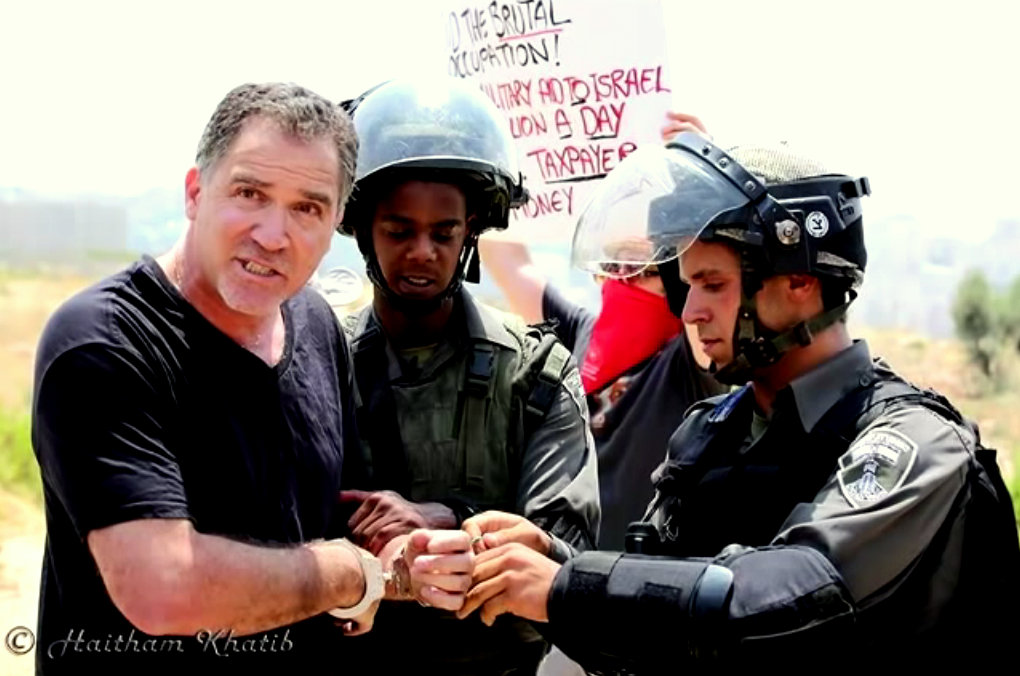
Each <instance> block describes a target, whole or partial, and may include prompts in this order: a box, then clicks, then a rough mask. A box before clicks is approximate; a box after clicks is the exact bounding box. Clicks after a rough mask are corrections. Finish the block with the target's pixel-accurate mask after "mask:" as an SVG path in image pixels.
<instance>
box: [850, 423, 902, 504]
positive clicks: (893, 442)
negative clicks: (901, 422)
mask: <svg viewBox="0 0 1020 676" xmlns="http://www.w3.org/2000/svg"><path fill="white" fill-rule="evenodd" d="M916 457H917V444H915V443H914V442H913V441H911V440H910V439H908V438H907V437H905V436H904V435H903V434H902V433H901V432H899V431H898V430H894V429H892V428H890V427H878V428H875V429H872V430H869V431H868V432H866V433H865V434H864V436H863V437H861V438H860V439H858V440H857V441H855V442H854V443H853V444H852V445H851V446H850V448H849V449H847V452H846V453H844V454H843V455H842V456H840V458H839V473H838V477H839V488H840V490H841V491H842V492H843V497H845V498H846V499H847V502H849V503H850V504H851V505H853V506H854V507H863V506H865V505H867V504H870V503H872V502H875V501H876V500H880V499H881V498H883V497H885V496H886V495H888V494H889V493H891V492H893V491H894V490H896V489H897V488H899V487H900V486H901V485H902V484H903V482H904V481H905V480H906V478H907V474H909V473H910V468H911V467H913V466H914V459H915V458H916Z"/></svg>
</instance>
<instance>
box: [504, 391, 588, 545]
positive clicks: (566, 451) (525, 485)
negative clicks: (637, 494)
mask: <svg viewBox="0 0 1020 676" xmlns="http://www.w3.org/2000/svg"><path fill="white" fill-rule="evenodd" d="M578 400H579V401H574V400H573V399H572V397H571V395H569V394H568V393H567V391H566V389H565V388H563V387H561V388H560V392H559V394H558V396H557V399H556V401H554V403H553V405H552V407H551V408H550V410H549V413H548V415H547V416H546V418H545V421H544V422H543V424H542V426H541V427H540V428H538V429H537V430H536V431H535V433H534V434H533V435H532V438H531V439H529V441H528V447H527V450H526V452H525V458H524V462H523V464H522V472H521V481H520V487H519V494H518V511H519V513H520V514H523V515H524V516H525V517H527V518H528V519H529V520H530V521H532V522H533V523H534V524H536V525H537V526H539V527H540V528H542V529H543V530H546V531H548V532H549V533H550V534H552V535H554V536H556V537H558V538H560V539H561V540H563V541H564V542H565V543H566V544H569V545H570V546H571V547H573V548H574V549H577V550H587V549H594V548H595V544H596V537H597V534H598V528H599V520H600V518H601V509H600V506H599V491H598V467H597V465H596V456H595V444H594V441H593V440H592V438H591V433H590V432H589V431H588V425H587V418H586V410H587V409H586V408H582V407H584V406H585V404H584V402H583V400H580V395H578Z"/></svg>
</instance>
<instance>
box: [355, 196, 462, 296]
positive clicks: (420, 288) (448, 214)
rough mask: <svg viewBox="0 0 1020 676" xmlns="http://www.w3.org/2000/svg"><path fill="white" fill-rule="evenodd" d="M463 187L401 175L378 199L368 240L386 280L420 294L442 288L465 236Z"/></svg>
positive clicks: (392, 286) (409, 293)
mask: <svg viewBox="0 0 1020 676" xmlns="http://www.w3.org/2000/svg"><path fill="white" fill-rule="evenodd" d="M467 228H468V223H467V211H466V203H465V200H464V193H463V192H461V190H460V189H459V188H457V187H456V186H453V185H449V184H446V183H432V182H427V181H406V182H404V183H401V184H399V185H397V186H396V187H394V188H393V190H391V191H390V192H389V193H388V194H387V195H384V196H383V198H382V199H381V200H379V202H378V204H377V205H376V209H375V216H374V218H373V219H372V243H373V246H374V247H375V255H376V258H377V259H378V261H379V268H380V269H381V270H382V274H383V278H384V279H385V280H386V284H387V285H388V286H389V287H390V289H392V290H393V291H395V292H396V293H398V294H399V295H401V296H404V297H407V298H416V299H421V300H426V299H429V298H432V297H434V296H436V295H437V294H438V293H440V292H441V291H443V290H444V289H446V287H447V286H449V285H450V282H451V281H452V280H453V275H454V274H455V273H456V271H457V263H458V261H459V259H460V252H461V249H462V248H463V246H464V239H465V237H466V236H467V231H468V230H467Z"/></svg>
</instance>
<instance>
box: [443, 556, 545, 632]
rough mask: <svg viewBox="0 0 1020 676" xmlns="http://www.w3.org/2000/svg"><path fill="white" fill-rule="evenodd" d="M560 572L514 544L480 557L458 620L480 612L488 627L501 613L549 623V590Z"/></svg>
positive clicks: (541, 558)
mask: <svg viewBox="0 0 1020 676" xmlns="http://www.w3.org/2000/svg"><path fill="white" fill-rule="evenodd" d="M559 569H560V564H558V563H556V562H555V561H553V560H551V559H549V558H548V557H546V556H544V555H543V554H540V553H538V552H536V551H535V550H533V549H530V548H528V547H526V546H524V545H522V544H520V543H517V542H512V543H510V544H506V545H502V546H500V547H497V548H495V549H490V550H489V551H487V552H484V553H482V554H479V555H478V557H477V559H476V561H475V572H474V575H473V578H472V579H473V581H474V586H473V587H472V588H471V591H469V592H468V594H467V600H466V601H465V603H464V606H463V607H462V608H461V609H460V610H459V611H457V617H458V618H461V619H463V618H465V617H467V616H468V615H470V614H471V613H472V612H474V611H475V609H477V608H481V615H480V616H481V619H482V622H484V623H485V624H487V625H489V626H492V623H493V622H495V621H496V618H497V617H499V616H500V615H502V614H503V613H512V614H514V615H517V616H518V617H523V618H525V619H527V620H532V621H534V622H548V621H549V611H548V608H547V604H548V599H549V590H550V589H551V588H552V583H553V579H554V578H555V577H556V573H557V572H558V571H559Z"/></svg>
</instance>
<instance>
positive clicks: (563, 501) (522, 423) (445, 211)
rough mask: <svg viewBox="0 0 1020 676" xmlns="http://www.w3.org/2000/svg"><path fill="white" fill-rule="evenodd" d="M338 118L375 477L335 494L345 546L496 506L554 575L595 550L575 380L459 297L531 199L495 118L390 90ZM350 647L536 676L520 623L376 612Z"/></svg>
mask: <svg viewBox="0 0 1020 676" xmlns="http://www.w3.org/2000/svg"><path fill="white" fill-rule="evenodd" d="M346 106H347V108H348V109H349V110H350V111H351V113H352V117H353V121H354V126H355V129H356V131H357V133H358V137H359V142H360V149H359V158H358V167H357V174H356V181H355V189H354V195H353V197H352V201H351V203H350V204H349V205H348V208H347V211H346V213H345V216H344V220H343V225H342V229H343V231H344V232H346V233H347V234H350V235H353V236H354V237H355V238H356V240H357V243H358V247H359V249H360V251H361V253H362V255H363V256H364V259H365V264H366V267H367V271H368V276H369V279H371V281H372V283H373V284H374V287H375V288H374V299H373V302H372V305H371V306H370V307H368V308H366V309H365V310H364V311H362V312H361V313H360V314H357V315H353V316H350V317H348V318H346V319H345V324H346V326H345V331H346V332H347V333H348V336H349V338H350V341H351V350H352V353H353V365H354V373H355V386H356V393H355V396H356V404H357V415H358V422H359V429H360V434H361V437H362V442H363V446H364V454H365V463H364V464H365V467H366V468H367V475H366V476H365V477H363V478H361V479H360V480H357V481H358V482H359V484H360V485H358V486H356V487H357V488H358V489H360V490H351V491H345V492H343V493H342V494H341V499H342V500H343V501H345V502H349V503H353V504H352V508H353V509H354V512H353V515H352V516H351V518H350V522H349V523H350V526H351V528H352V530H353V535H354V538H355V539H356V540H357V541H358V542H360V543H361V544H362V545H363V546H365V547H366V548H367V549H369V550H370V551H375V550H377V549H379V548H381V547H383V546H385V544H386V543H387V542H388V541H389V540H390V539H392V538H393V537H394V536H397V535H400V534H403V533H406V532H409V531H411V530H413V529H414V528H417V527H421V526H422V524H425V523H429V524H432V526H433V527H435V528H459V527H460V525H461V523H462V521H463V520H464V519H465V518H467V517H469V516H471V515H473V514H475V513H476V512H478V511H482V510H488V509H498V510H505V511H507V512H514V513H517V514H521V515H523V516H524V517H526V518H527V519H530V520H531V521H532V522H534V524H536V529H538V530H539V531H540V532H541V537H540V540H541V545H540V548H541V549H542V550H543V553H544V554H547V555H549V556H551V557H554V558H556V559H558V560H566V559H567V558H568V557H569V556H570V555H571V554H573V553H574V552H575V551H576V550H577V549H588V548H593V547H594V545H595V534H596V533H597V530H598V520H599V506H598V487H597V473H596V465H595V454H594V446H593V442H592V439H591V435H590V433H589V431H588V427H587V408H586V405H585V401H584V395H583V393H582V392H581V391H580V378H579V376H578V373H577V367H576V365H575V364H574V362H573V360H572V359H571V358H570V355H569V352H568V351H567V350H566V348H564V347H563V346H562V345H561V344H560V343H559V342H558V341H556V340H555V338H554V337H553V336H552V335H551V334H550V333H549V332H543V331H541V330H537V329H533V328H529V327H527V326H525V325H524V323H523V322H522V321H520V320H519V319H515V318H513V317H511V316H510V315H505V314H504V313H501V312H498V311H496V310H494V309H491V308H487V307H484V306H483V305H481V304H479V303H478V302H477V301H475V300H474V299H473V298H472V296H471V294H470V293H468V291H467V290H466V289H465V288H464V287H463V282H464V281H469V282H477V281H478V274H479V271H478V262H477V255H476V242H477V238H478V235H479V234H481V233H482V232H483V231H485V230H487V229H489V228H500V229H502V228H506V227H507V224H508V216H509V211H510V209H512V208H514V207H516V206H519V205H520V204H522V203H523V202H524V201H525V200H526V192H525V190H524V188H523V185H522V181H521V177H520V174H519V172H518V169H517V159H516V150H515V147H514V145H513V139H512V138H511V135H510V133H509V130H508V129H507V128H506V126H505V125H506V123H505V120H504V119H503V117H502V116H501V115H500V113H499V111H498V110H497V109H496V108H495V106H494V105H493V104H492V103H491V102H490V101H489V100H488V99H487V98H485V96H484V95H483V94H482V93H481V92H480V91H479V90H478V89H477V88H476V87H472V86H470V85H469V84H467V83H463V82H461V81H458V80H452V79H451V80H443V81H439V82H437V81H428V80H425V81H421V82H418V81H415V82H411V81H392V82H388V83H385V84H383V85H381V86H379V87H377V88H375V89H373V90H370V91H369V92H367V93H366V94H365V95H363V96H362V97H360V98H359V99H356V100H354V101H352V102H349V103H348V104H346ZM352 481H354V480H352ZM352 481H348V482H347V483H348V485H352ZM425 596H426V599H425V600H426V601H427V600H428V598H427V594H426V595H425ZM397 636H399V644H400V645H401V647H402V649H401V650H400V651H398V652H396V653H394V651H392V650H391V649H389V646H391V645H393V641H394V637H397ZM357 644H358V645H355V646H354V647H353V648H352V650H358V652H359V654H361V655H364V656H366V658H367V659H368V660H371V661H373V662H375V663H376V664H378V663H379V662H378V661H379V658H380V656H381V655H386V659H387V666H388V667H395V666H398V663H399V662H400V660H408V662H407V664H408V665H413V666H414V667H415V668H417V669H424V670H425V671H426V672H429V673H432V672H435V673H440V672H442V673H449V674H455V673H462V672H463V673H473V674H485V673H493V674H496V673H498V674H503V673H517V672H518V670H519V671H520V673H528V672H531V673H533V672H534V669H535V666H536V665H537V663H538V661H539V660H540V659H541V657H542V655H543V654H544V653H545V650H546V644H545V641H544V640H542V638H541V636H540V635H539V634H538V633H537V632H536V631H535V630H534V629H533V628H532V627H531V626H530V624H529V623H527V622H524V621H522V620H519V619H517V618H510V617H507V618H505V621H504V622H501V623H500V626H498V627H497V628H496V629H490V628H488V627H485V626H484V625H482V623H480V622H477V621H474V622H471V623H461V622H457V621H456V618H454V617H453V616H452V615H450V614H448V613H443V612H441V611H439V610H437V609H434V608H421V607H410V608H409V607H406V606H404V607H400V608H397V607H391V608H384V609H383V611H382V613H381V614H380V616H379V621H378V623H377V624H376V629H375V631H373V632H372V634H371V635H368V636H365V637H362V638H359V640H358V642H357ZM359 646H360V648H361V649H359Z"/></svg>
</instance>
